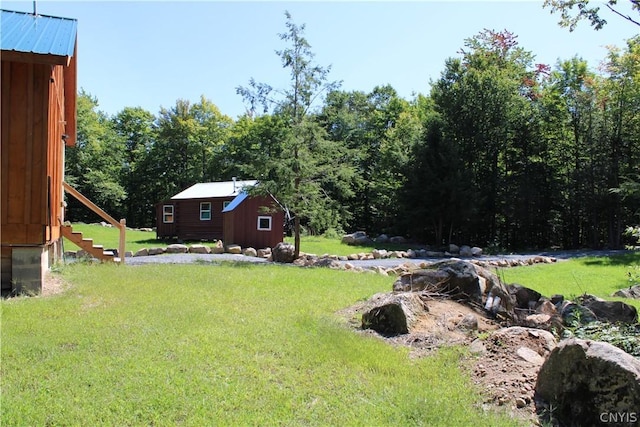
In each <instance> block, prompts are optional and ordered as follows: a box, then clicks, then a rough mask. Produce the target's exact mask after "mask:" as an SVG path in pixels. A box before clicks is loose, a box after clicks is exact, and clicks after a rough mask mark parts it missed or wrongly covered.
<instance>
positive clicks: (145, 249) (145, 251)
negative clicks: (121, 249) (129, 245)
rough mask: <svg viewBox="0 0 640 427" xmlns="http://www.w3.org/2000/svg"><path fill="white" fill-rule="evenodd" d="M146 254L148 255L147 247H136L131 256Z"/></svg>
mask: <svg viewBox="0 0 640 427" xmlns="http://www.w3.org/2000/svg"><path fill="white" fill-rule="evenodd" d="M148 255H149V249H147V248H142V249H138V250H137V251H136V253H135V254H133V256H148Z"/></svg>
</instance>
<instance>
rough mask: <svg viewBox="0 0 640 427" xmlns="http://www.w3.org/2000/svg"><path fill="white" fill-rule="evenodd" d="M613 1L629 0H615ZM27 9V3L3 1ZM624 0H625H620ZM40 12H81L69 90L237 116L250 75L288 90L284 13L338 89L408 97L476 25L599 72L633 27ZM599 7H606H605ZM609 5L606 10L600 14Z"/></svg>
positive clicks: (363, 8) (327, 11) (411, 15)
mask: <svg viewBox="0 0 640 427" xmlns="http://www.w3.org/2000/svg"><path fill="white" fill-rule="evenodd" d="M621 3H627V2H625V1H622V2H621ZM1 6H2V8H3V9H9V10H19V11H26V12H33V8H34V4H33V2H32V1H17V2H15V1H13V2H12V1H2V3H1ZM624 6H625V7H626V4H624ZM36 8H37V12H38V13H39V14H44V15H53V16H62V17H68V18H75V19H77V20H78V51H77V58H78V88H79V89H80V88H82V89H83V90H84V91H85V92H87V93H89V94H91V95H92V96H94V97H96V98H97V100H98V103H99V106H98V109H99V110H102V111H104V112H105V113H107V114H109V115H115V114H117V113H118V112H120V111H122V109H124V108H125V107H142V108H144V109H146V110H148V111H150V112H151V113H153V114H158V112H159V111H160V109H161V108H166V109H169V108H171V107H172V106H174V105H175V103H176V101H177V100H178V99H185V100H189V101H191V102H193V103H195V102H198V101H199V99H200V96H202V95H203V96H205V97H206V98H207V99H209V100H210V101H212V102H213V103H214V104H216V105H217V106H218V108H219V109H220V110H221V112H222V113H224V114H226V115H228V116H230V117H231V118H234V119H236V118H237V117H238V116H240V115H242V114H243V113H244V112H245V111H246V108H247V105H246V104H245V103H244V102H243V100H242V97H241V96H240V95H238V94H237V93H236V88H237V87H238V86H247V85H248V83H249V80H250V79H251V78H254V79H255V80H256V81H257V82H263V83H268V84H270V85H271V86H273V87H274V88H286V87H288V85H289V74H288V71H287V70H286V69H283V67H282V63H281V61H280V58H279V57H278V56H277V55H276V53H275V51H276V50H280V49H283V48H285V47H286V44H285V43H284V42H283V41H281V40H280V38H279V36H278V34H279V33H283V32H285V31H286V27H285V22H286V18H285V15H284V14H285V11H289V12H290V13H291V15H292V18H293V21H294V22H295V23H296V24H298V25H302V24H304V25H305V26H306V30H305V38H306V39H307V41H308V42H309V43H310V45H311V50H312V52H313V53H314V54H315V57H314V60H315V62H316V63H317V64H318V65H321V66H331V72H330V74H329V79H330V80H331V81H334V80H335V81H341V82H342V86H341V89H342V90H346V91H352V90H359V91H364V92H370V91H371V90H373V88H374V87H375V86H377V85H385V84H390V85H391V86H393V87H394V88H395V89H396V91H397V92H398V94H399V95H400V96H402V97H403V98H405V99H408V100H409V99H412V98H413V97H414V96H415V94H417V93H422V94H428V93H429V90H430V82H432V81H435V80H437V79H438V78H439V77H440V73H441V72H442V71H443V70H444V67H445V61H446V59H447V58H451V57H459V56H460V53H459V52H460V49H461V48H463V47H464V42H465V39H468V38H471V37H473V36H475V35H477V34H478V33H479V32H481V31H483V30H484V29H489V30H495V31H502V30H507V31H510V32H511V33H514V34H515V35H516V36H518V42H519V45H520V47H522V48H524V49H525V50H527V51H530V52H532V53H533V54H534V55H535V57H536V59H535V62H536V63H544V64H549V65H552V66H553V65H555V64H556V63H557V61H558V60H559V59H561V60H565V59H570V58H571V57H573V56H579V57H582V58H583V59H585V60H587V61H588V63H589V65H590V66H591V68H593V69H596V68H597V66H598V65H599V63H600V61H602V60H603V59H604V58H605V57H606V53H607V50H606V48H605V46H607V45H614V46H618V47H620V48H624V46H625V41H626V40H627V39H629V38H631V37H633V36H635V35H637V34H638V33H639V32H640V31H639V30H640V27H638V26H635V25H633V24H631V23H629V22H627V21H624V20H623V19H622V18H619V17H617V16H615V15H613V14H611V13H604V16H605V17H606V19H607V20H608V25H606V26H605V27H604V29H602V30H600V31H595V30H593V29H592V28H591V27H590V26H589V25H588V23H587V22H581V23H580V24H579V25H578V28H577V29H576V30H575V31H574V32H570V31H569V30H568V29H566V28H562V27H560V26H559V25H558V24H557V22H558V20H559V15H557V14H551V12H550V11H549V10H548V9H544V8H543V7H542V1H525V0H511V1H474V0H467V1H447V2H442V1H440V2H436V1H407V2H385V1H368V2H365V1H352V2H343V1H314V2H312V1H294V2H278V1H269V0H263V1H256V2H249V1H227V2H222V1H196V2H183V1H180V2H171V1H138V2H130V1H108V2H96V1H66V2H59V1H42V0H40V1H37V3H36ZM602 9H603V10H604V9H605V7H604V4H603V7H602ZM606 12H608V11H606Z"/></svg>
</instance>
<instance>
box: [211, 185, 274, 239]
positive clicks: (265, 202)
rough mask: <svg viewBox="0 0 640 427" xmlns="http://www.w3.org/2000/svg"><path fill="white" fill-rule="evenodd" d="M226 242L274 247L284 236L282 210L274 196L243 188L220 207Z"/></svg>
mask: <svg viewBox="0 0 640 427" xmlns="http://www.w3.org/2000/svg"><path fill="white" fill-rule="evenodd" d="M222 223H223V228H224V230H223V238H222V240H223V241H224V242H225V243H226V244H232V243H233V244H237V245H240V246H242V247H253V248H273V247H274V246H275V245H277V244H278V243H280V242H282V240H283V238H284V211H283V210H282V208H281V207H280V205H279V204H278V202H277V200H276V199H275V198H274V197H273V196H253V197H252V196H250V195H249V194H247V193H246V192H244V191H242V192H240V194H238V195H237V196H236V197H235V199H233V200H232V201H231V203H229V204H228V205H227V206H226V207H225V208H224V209H223V210H222Z"/></svg>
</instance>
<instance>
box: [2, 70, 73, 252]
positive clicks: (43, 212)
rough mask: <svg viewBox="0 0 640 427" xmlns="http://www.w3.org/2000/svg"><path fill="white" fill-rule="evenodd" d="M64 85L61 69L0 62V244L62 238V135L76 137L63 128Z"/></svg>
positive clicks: (37, 242) (68, 127) (45, 241)
mask: <svg viewBox="0 0 640 427" xmlns="http://www.w3.org/2000/svg"><path fill="white" fill-rule="evenodd" d="M64 86H65V72H64V68H63V67H62V66H52V65H49V64H35V63H19V62H10V61H2V93H3V96H2V141H3V142H2V153H1V156H2V172H1V173H2V196H1V200H0V203H1V205H2V209H1V214H0V215H1V221H2V243H3V244H26V245H33V244H48V243H51V242H52V241H54V240H56V239H58V238H59V237H60V221H61V220H62V219H63V210H62V200H63V198H62V197H63V196H62V192H63V190H62V179H63V173H64V141H63V139H62V135H63V134H65V133H66V132H75V129H74V130H73V131H71V130H69V129H70V128H71V126H67V125H66V120H65V103H68V100H66V99H65V88H64ZM71 98H72V99H73V100H74V102H75V96H72V97H71ZM72 109H73V110H74V111H75V105H74V106H73V108H72ZM74 115H75V113H74ZM73 135H74V134H73V133H72V134H70V137H69V139H71V138H73Z"/></svg>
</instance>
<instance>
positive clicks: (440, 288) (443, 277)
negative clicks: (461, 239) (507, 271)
mask: <svg viewBox="0 0 640 427" xmlns="http://www.w3.org/2000/svg"><path fill="white" fill-rule="evenodd" d="M393 290H394V291H414V292H422V291H426V292H430V293H439V294H446V295H449V296H450V297H452V298H456V299H460V300H468V301H472V302H476V303H482V302H483V301H484V300H485V298H484V297H485V295H486V296H487V299H490V300H491V304H490V306H489V307H487V309H492V310H493V311H494V312H495V311H497V310H498V309H499V308H500V307H502V308H504V309H506V310H507V311H509V312H512V308H513V303H512V302H511V296H510V295H509V293H508V291H507V289H506V287H505V286H504V285H503V284H502V283H500V280H499V279H498V277H497V276H496V275H495V274H493V273H492V272H491V271H489V270H487V269H485V268H483V267H480V266H478V265H475V264H472V263H470V262H467V261H462V260H446V261H441V262H438V263H435V264H433V265H431V266H430V268H427V269H420V270H415V271H411V272H408V273H405V274H402V275H401V276H400V277H399V278H398V279H397V280H396V281H395V283H394V284H393ZM496 297H497V298H496ZM494 301H495V303H494Z"/></svg>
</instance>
